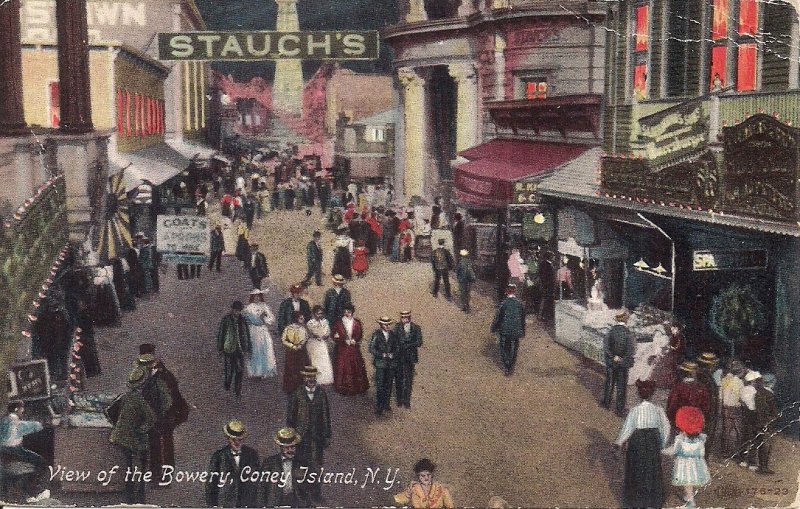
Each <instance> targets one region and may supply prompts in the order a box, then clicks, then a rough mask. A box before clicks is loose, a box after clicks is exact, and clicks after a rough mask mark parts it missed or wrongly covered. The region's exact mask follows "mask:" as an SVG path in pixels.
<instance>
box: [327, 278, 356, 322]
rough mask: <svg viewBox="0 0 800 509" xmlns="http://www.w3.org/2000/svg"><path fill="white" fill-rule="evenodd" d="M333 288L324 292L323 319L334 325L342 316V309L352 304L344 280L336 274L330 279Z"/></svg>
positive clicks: (351, 298)
mask: <svg viewBox="0 0 800 509" xmlns="http://www.w3.org/2000/svg"><path fill="white" fill-rule="evenodd" d="M331 281H332V282H333V288H329V289H328V291H327V292H325V304H324V308H325V317H326V318H327V319H328V323H330V324H331V325H333V324H335V323H336V322H338V321H339V320H341V319H342V317H343V316H344V307H345V306H346V305H347V304H352V303H353V297H352V296H351V295H350V290H348V289H347V288H345V287H344V284H345V279H344V276H342V275H341V274H336V275H334V276H333V277H332V278H331Z"/></svg>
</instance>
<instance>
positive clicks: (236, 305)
mask: <svg viewBox="0 0 800 509" xmlns="http://www.w3.org/2000/svg"><path fill="white" fill-rule="evenodd" d="M231 309H235V310H236V311H241V310H242V309H244V304H242V301H240V300H235V301H233V303H232V304H231Z"/></svg>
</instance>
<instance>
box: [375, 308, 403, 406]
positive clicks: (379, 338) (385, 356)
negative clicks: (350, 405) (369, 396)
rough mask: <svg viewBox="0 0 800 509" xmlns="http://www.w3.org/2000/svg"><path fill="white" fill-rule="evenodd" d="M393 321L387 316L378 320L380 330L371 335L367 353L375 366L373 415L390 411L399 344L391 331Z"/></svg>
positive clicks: (398, 356) (397, 364)
mask: <svg viewBox="0 0 800 509" xmlns="http://www.w3.org/2000/svg"><path fill="white" fill-rule="evenodd" d="M392 323H394V320H392V319H391V318H389V317H387V316H382V317H380V318H378V324H380V328H378V329H377V330H375V332H373V333H372V337H371V338H370V340H369V353H371V354H372V365H373V366H375V399H376V404H375V414H376V415H378V416H381V415H383V412H384V411H386V410H391V399H392V384H393V383H394V379H395V377H396V376H397V368H398V366H399V361H400V342H399V340H398V338H397V336H396V335H395V333H394V331H393V330H392Z"/></svg>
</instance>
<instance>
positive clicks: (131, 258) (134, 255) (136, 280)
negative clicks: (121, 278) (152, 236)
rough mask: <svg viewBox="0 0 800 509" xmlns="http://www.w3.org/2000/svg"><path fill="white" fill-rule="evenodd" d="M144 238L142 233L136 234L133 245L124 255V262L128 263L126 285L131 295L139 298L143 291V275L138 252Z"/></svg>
mask: <svg viewBox="0 0 800 509" xmlns="http://www.w3.org/2000/svg"><path fill="white" fill-rule="evenodd" d="M143 238H144V233H141V232H140V233H137V234H136V236H134V238H133V245H132V246H131V247H130V248H129V249H128V252H127V253H125V261H126V262H128V267H129V268H130V272H129V275H128V285H129V286H130V289H131V293H132V294H133V295H134V296H135V297H141V296H142V292H143V291H144V274H143V273H142V268H141V267H140V266H139V251H140V249H141V248H140V245H141V244H140V243H141V241H142V239H143Z"/></svg>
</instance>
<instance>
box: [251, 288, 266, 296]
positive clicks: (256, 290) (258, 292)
mask: <svg viewBox="0 0 800 509" xmlns="http://www.w3.org/2000/svg"><path fill="white" fill-rule="evenodd" d="M263 293H264V290H259V289H258V288H253V289H252V290H250V295H263Z"/></svg>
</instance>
